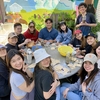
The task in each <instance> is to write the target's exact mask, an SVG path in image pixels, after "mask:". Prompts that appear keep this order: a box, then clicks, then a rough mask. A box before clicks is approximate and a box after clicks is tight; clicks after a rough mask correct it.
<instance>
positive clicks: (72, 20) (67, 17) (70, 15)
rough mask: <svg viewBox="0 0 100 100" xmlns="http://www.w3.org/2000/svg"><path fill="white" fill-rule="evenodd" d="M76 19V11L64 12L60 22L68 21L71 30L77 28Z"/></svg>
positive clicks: (61, 14)
mask: <svg viewBox="0 0 100 100" xmlns="http://www.w3.org/2000/svg"><path fill="white" fill-rule="evenodd" d="M75 17H76V13H75V11H73V12H72V13H68V12H62V13H60V14H59V18H58V22H60V21H62V20H64V21H66V25H67V26H68V27H69V28H71V29H74V27H75Z"/></svg>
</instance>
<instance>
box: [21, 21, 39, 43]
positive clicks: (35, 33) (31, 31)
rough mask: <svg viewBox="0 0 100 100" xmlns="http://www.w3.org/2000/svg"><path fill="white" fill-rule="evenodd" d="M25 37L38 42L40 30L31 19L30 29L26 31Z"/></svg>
mask: <svg viewBox="0 0 100 100" xmlns="http://www.w3.org/2000/svg"><path fill="white" fill-rule="evenodd" d="M23 35H24V37H25V38H26V39H31V40H32V41H34V42H36V41H37V40H38V35H39V32H38V31H37V30H36V28H35V22H34V21H31V22H29V24H28V29H27V31H26V32H24V34H23Z"/></svg>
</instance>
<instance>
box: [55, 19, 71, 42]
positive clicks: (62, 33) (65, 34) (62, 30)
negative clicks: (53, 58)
mask: <svg viewBox="0 0 100 100" xmlns="http://www.w3.org/2000/svg"><path fill="white" fill-rule="evenodd" d="M58 28H59V33H58V36H57V37H56V42H57V44H69V43H70V42H71V39H72V31H71V30H70V29H69V28H68V27H67V25H66V22H65V21H61V22H59V26H58Z"/></svg>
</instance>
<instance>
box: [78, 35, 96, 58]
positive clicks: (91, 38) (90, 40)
mask: <svg viewBox="0 0 100 100" xmlns="http://www.w3.org/2000/svg"><path fill="white" fill-rule="evenodd" d="M85 38H86V42H87V44H86V46H85V48H82V49H81V48H80V51H78V53H79V54H81V55H83V57H84V55H85V54H87V53H94V54H96V45H97V40H96V35H95V34H93V33H89V34H88V35H86V36H85ZM78 53H77V54H78ZM78 57H79V58H80V56H78ZM83 57H82V58H83Z"/></svg>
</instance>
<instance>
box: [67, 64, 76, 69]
mask: <svg viewBox="0 0 100 100" xmlns="http://www.w3.org/2000/svg"><path fill="white" fill-rule="evenodd" d="M75 66H76V65H75V64H68V67H70V68H71V69H74V68H75Z"/></svg>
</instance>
